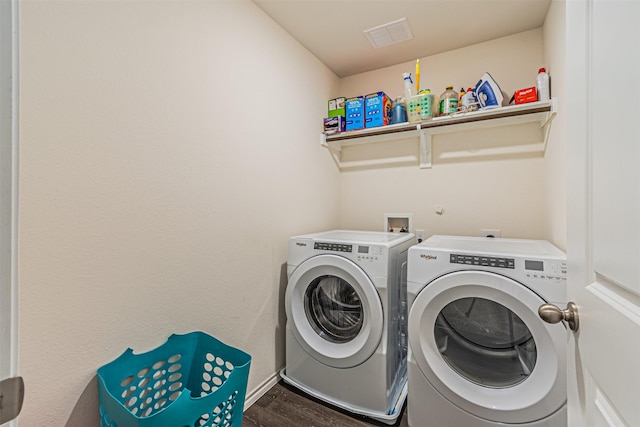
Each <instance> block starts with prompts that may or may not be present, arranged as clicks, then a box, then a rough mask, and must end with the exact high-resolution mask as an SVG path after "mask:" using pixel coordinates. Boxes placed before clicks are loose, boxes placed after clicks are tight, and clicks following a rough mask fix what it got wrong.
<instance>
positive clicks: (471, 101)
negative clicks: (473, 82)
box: [462, 88, 478, 112]
mask: <svg viewBox="0 0 640 427" xmlns="http://www.w3.org/2000/svg"><path fill="white" fill-rule="evenodd" d="M477 109H478V100H477V99H476V97H475V96H474V95H473V89H472V88H468V89H467V92H466V93H465V94H464V96H463V97H462V110H463V111H465V112H467V111H475V110H477Z"/></svg>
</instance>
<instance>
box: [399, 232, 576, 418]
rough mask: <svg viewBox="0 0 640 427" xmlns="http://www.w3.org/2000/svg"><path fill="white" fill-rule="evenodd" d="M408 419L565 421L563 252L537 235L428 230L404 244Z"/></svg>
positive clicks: (565, 335)
mask: <svg viewBox="0 0 640 427" xmlns="http://www.w3.org/2000/svg"><path fill="white" fill-rule="evenodd" d="M407 291H408V297H407V298H408V303H409V318H408V332H409V357H408V383H409V394H408V398H407V413H408V422H409V425H410V426H411V427H463V426H464V427H495V426H502V427H505V426H510V425H514V426H516V425H517V426H518V427H525V426H526V427H534V426H535V427H566V425H567V414H566V393H567V392H566V378H565V377H566V374H565V359H566V345H567V338H568V337H567V330H566V328H565V327H563V325H561V324H555V325H552V324H549V323H545V322H544V321H543V320H542V319H540V317H539V315H538V308H539V307H540V306H541V305H542V304H545V303H554V304H557V305H558V306H561V307H564V306H565V305H566V257H565V254H564V253H563V252H562V251H560V250H559V249H558V248H556V247H555V246H553V245H552V244H550V243H549V242H546V241H542V240H518V239H500V238H498V239H489V238H480V237H479V238H474V237H455V236H433V237H431V238H429V239H427V240H425V241H424V242H422V243H421V244H420V245H416V246H414V247H412V248H411V249H410V250H409V266H408V284H407Z"/></svg>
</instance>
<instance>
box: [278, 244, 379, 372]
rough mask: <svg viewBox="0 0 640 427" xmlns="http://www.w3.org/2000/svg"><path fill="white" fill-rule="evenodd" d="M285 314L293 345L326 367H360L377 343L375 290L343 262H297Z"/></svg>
mask: <svg viewBox="0 0 640 427" xmlns="http://www.w3.org/2000/svg"><path fill="white" fill-rule="evenodd" d="M285 310H286V313H287V322H289V326H290V328H291V331H292V333H293V336H294V337H295V339H296V342H297V343H298V345H300V346H301V347H302V348H303V349H304V350H305V351H306V352H307V353H308V354H309V355H310V356H312V357H313V358H314V359H316V360H317V361H319V362H321V363H324V364H325V365H328V366H332V367H336V368H349V367H353V366H357V365H360V364H361V363H363V362H365V361H366V360H367V359H369V357H371V355H372V354H373V353H374V352H375V350H376V349H377V348H378V345H379V343H380V340H381V339H382V332H383V325H384V316H383V309H382V303H381V302H380V296H379V294H378V291H377V290H376V288H375V286H374V284H373V282H372V281H371V279H369V277H368V276H367V275H366V273H365V272H364V271H363V270H362V269H361V268H360V267H358V266H357V265H356V264H355V263H354V262H352V261H350V260H348V259H347V258H343V257H340V256H336V255H329V254H323V255H317V256H315V257H312V258H309V259H308V260H306V261H304V262H303V263H302V264H300V265H299V266H298V267H297V268H296V269H295V270H294V271H293V273H292V274H291V277H290V278H289V284H288V286H287V290H286V294H285Z"/></svg>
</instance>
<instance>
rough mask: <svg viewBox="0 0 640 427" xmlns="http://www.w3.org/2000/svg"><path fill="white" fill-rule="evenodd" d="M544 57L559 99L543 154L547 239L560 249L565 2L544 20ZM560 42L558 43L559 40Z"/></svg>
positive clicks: (556, 2)
mask: <svg viewBox="0 0 640 427" xmlns="http://www.w3.org/2000/svg"><path fill="white" fill-rule="evenodd" d="M543 37H544V57H545V64H547V68H548V70H547V72H548V73H549V76H550V80H551V96H553V97H554V98H556V99H557V100H558V114H557V116H556V118H555V119H554V121H553V126H551V130H550V133H549V142H548V145H547V150H546V153H545V173H544V177H545V187H546V188H545V192H546V197H547V212H546V215H547V223H548V227H547V230H546V237H545V238H546V239H547V240H549V241H550V242H553V243H554V244H555V245H556V246H558V247H559V248H560V249H562V250H566V247H567V218H566V217H567V201H566V200H567V185H566V182H567V178H566V161H567V159H566V156H567V150H566V131H565V129H566V113H565V111H566V110H565V100H566V96H567V94H566V91H565V80H566V73H565V65H564V63H565V43H564V40H565V2H564V0H553V1H552V2H551V7H550V8H549V12H548V13H547V19H546V20H545V23H544V31H543ZM559 41H560V42H559Z"/></svg>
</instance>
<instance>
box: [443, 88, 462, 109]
mask: <svg viewBox="0 0 640 427" xmlns="http://www.w3.org/2000/svg"><path fill="white" fill-rule="evenodd" d="M457 110H458V93H457V92H456V91H455V90H453V86H447V88H446V90H445V91H444V92H443V93H442V95H440V115H441V116H446V115H448V114H453V113H455V112H456V111H457Z"/></svg>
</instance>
